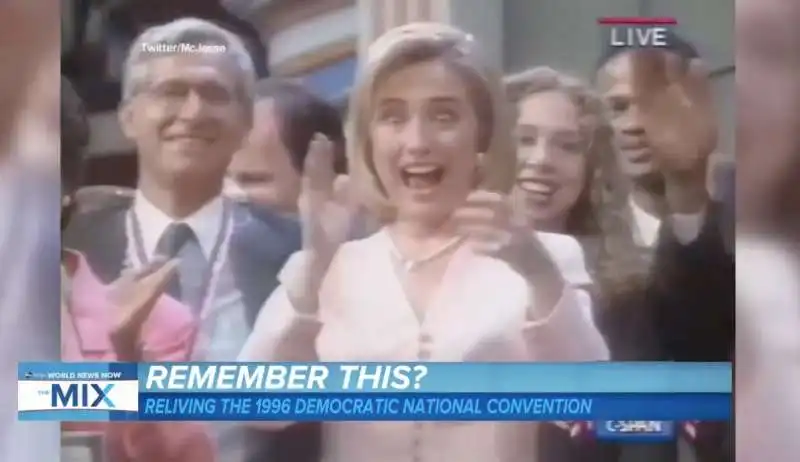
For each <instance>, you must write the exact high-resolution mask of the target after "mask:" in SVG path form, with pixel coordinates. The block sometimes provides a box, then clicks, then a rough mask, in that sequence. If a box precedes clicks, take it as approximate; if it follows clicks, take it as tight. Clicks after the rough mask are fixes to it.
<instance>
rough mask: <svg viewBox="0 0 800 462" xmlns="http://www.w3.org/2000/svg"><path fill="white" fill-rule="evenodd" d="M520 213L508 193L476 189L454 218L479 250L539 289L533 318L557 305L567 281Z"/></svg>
mask: <svg viewBox="0 0 800 462" xmlns="http://www.w3.org/2000/svg"><path fill="white" fill-rule="evenodd" d="M520 215H521V213H519V211H518V210H517V209H516V208H515V207H513V206H512V204H511V201H510V199H509V198H508V197H507V196H505V195H503V194H499V193H496V192H491V191H475V192H473V193H472V194H470V195H469V197H467V200H466V203H465V204H464V206H463V207H461V208H460V209H459V210H457V211H456V212H455V213H454V214H453V219H454V221H455V223H456V226H457V227H458V230H459V232H460V233H461V234H462V235H464V236H468V238H469V239H470V243H471V245H472V246H473V249H474V250H475V251H476V252H479V253H482V254H485V255H488V256H492V257H495V258H498V259H500V260H503V261H505V262H506V263H508V265H509V266H510V267H511V268H513V269H514V270H515V271H517V272H518V273H520V274H521V275H522V276H523V277H525V279H526V280H527V281H528V282H529V284H530V285H531V286H532V287H533V288H534V289H535V290H534V293H535V294H536V301H535V303H534V306H533V307H532V308H533V309H535V310H536V311H537V312H536V313H530V314H529V317H531V318H532V319H533V318H538V317H540V316H541V315H542V313H541V312H542V311H549V310H550V309H551V308H552V307H553V306H555V304H556V303H557V301H558V300H559V299H560V298H561V294H562V292H563V290H564V280H563V278H562V276H561V272H560V271H559V269H558V267H557V266H556V264H555V262H554V261H553V259H552V257H551V256H550V254H549V253H548V251H547V249H545V247H544V245H543V244H542V243H541V241H539V239H538V238H537V237H536V233H535V232H533V230H532V229H530V228H529V227H526V226H525V225H524V220H523V219H522V218H521V216H520Z"/></svg>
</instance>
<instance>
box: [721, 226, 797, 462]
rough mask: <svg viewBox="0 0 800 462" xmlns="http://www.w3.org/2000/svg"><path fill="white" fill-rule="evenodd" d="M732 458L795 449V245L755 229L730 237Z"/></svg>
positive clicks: (788, 453)
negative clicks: (733, 343)
mask: <svg viewBox="0 0 800 462" xmlns="http://www.w3.org/2000/svg"><path fill="white" fill-rule="evenodd" d="M736 263H737V265H736V298H737V304H736V317H737V319H736V325H737V336H736V395H735V397H736V401H735V403H736V416H737V419H736V458H737V460H739V461H740V462H761V461H789V460H796V459H797V455H798V454H800V439H799V438H798V437H797V435H798V433H800V420H798V419H800V387H798V384H800V252H798V249H797V248H796V244H795V245H789V244H786V243H781V242H778V241H776V240H771V239H767V238H763V237H759V236H752V235H749V236H741V235H740V236H739V238H738V239H737V242H736Z"/></svg>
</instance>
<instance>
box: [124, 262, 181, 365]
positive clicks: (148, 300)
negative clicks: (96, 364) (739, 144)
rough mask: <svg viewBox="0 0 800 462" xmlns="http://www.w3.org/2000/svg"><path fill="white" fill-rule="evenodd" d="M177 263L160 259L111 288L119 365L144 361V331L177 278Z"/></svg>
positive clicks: (130, 272) (131, 272)
mask: <svg viewBox="0 0 800 462" xmlns="http://www.w3.org/2000/svg"><path fill="white" fill-rule="evenodd" d="M176 269H177V261H176V260H170V261H167V260H165V259H157V260H154V261H152V262H151V263H150V264H149V265H147V266H145V267H143V268H140V269H137V270H131V271H128V272H126V273H124V274H123V275H122V276H121V277H120V278H119V279H118V280H117V281H116V282H114V283H113V284H112V286H111V291H110V293H109V300H110V301H111V302H112V303H113V304H114V306H115V308H116V317H115V322H114V325H113V328H112V329H111V334H110V337H111V343H112V344H113V345H114V349H115V352H116V354H117V359H118V360H119V361H131V362H136V361H139V360H141V359H142V358H141V353H142V352H141V348H140V347H141V339H142V327H143V326H144V324H145V322H147V320H148V318H150V314H151V313H152V312H153V309H154V308H155V306H156V303H157V301H158V299H159V297H161V295H162V294H163V293H164V290H165V289H166V287H167V284H169V282H170V280H171V279H172V278H173V277H174V276H175V271H176Z"/></svg>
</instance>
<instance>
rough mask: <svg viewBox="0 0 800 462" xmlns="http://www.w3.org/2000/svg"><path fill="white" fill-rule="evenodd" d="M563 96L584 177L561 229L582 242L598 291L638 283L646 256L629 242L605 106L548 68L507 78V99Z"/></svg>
mask: <svg viewBox="0 0 800 462" xmlns="http://www.w3.org/2000/svg"><path fill="white" fill-rule="evenodd" d="M549 91H557V92H561V93H563V94H565V95H566V96H567V97H568V98H569V99H570V100H571V101H572V102H573V104H575V106H576V107H577V109H578V112H579V122H578V123H579V129H580V132H581V134H582V136H583V138H584V142H585V146H586V180H585V184H584V187H583V190H582V191H581V194H580V196H579V197H578V200H577V202H576V203H575V205H574V206H573V207H572V209H571V210H570V212H569V214H568V217H567V221H566V229H565V230H564V232H565V233H567V234H571V235H574V236H576V237H577V238H579V239H580V240H582V241H583V244H584V247H586V254H587V256H588V257H589V266H590V267H591V268H590V269H591V272H592V273H593V276H594V278H595V280H596V281H597V282H598V285H599V286H600V289H601V292H602V293H603V295H607V296H614V295H616V294H620V293H624V292H628V291H629V290H631V289H633V288H635V287H638V286H639V284H640V282H641V280H642V278H643V277H644V276H645V275H646V272H647V267H648V260H647V258H646V257H645V256H644V255H643V254H642V252H640V250H639V249H638V247H637V246H636V244H635V242H634V240H633V230H632V229H631V226H630V220H629V217H628V202H627V198H628V192H629V191H628V190H627V184H628V183H627V182H626V181H625V178H624V177H623V176H622V174H621V172H620V170H619V168H618V166H617V160H616V155H615V151H614V144H613V130H612V128H611V125H610V123H609V117H608V110H607V105H606V103H605V102H604V100H603V99H602V98H601V97H600V96H599V95H597V94H596V93H595V92H594V91H593V90H592V89H591V88H590V87H589V86H588V85H587V84H586V83H584V82H583V81H581V80H580V79H578V78H575V77H572V76H570V75H567V74H564V73H561V72H559V71H556V70H554V69H551V68H549V67H537V68H534V69H532V70H530V71H526V72H524V73H522V74H518V75H516V76H514V77H513V78H512V79H510V80H509V81H508V82H507V92H508V95H509V97H510V98H511V99H512V101H514V102H516V103H519V102H521V101H523V100H524V99H525V98H526V97H528V96H530V95H533V94H537V93H543V92H549Z"/></svg>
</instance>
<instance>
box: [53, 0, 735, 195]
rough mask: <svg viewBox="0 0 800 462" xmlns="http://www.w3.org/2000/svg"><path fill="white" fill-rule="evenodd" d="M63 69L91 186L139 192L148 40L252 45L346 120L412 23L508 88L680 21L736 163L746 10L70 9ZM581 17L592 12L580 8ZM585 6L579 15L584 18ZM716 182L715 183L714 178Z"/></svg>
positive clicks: (485, 6)
mask: <svg viewBox="0 0 800 462" xmlns="http://www.w3.org/2000/svg"><path fill="white" fill-rule="evenodd" d="M62 2H63V4H64V7H63V8H62V66H63V71H64V73H65V74H66V75H67V76H68V77H69V78H70V79H72V81H73V82H75V83H76V85H77V87H78V91H79V93H80V94H81V96H82V97H83V98H84V100H85V101H86V102H87V105H88V109H89V112H90V113H91V132H92V140H91V144H90V147H89V154H90V161H89V171H88V177H87V178H86V181H87V184H97V185H101V184H102V185H120V186H134V183H135V179H136V162H135V157H134V151H133V149H132V147H131V145H130V143H129V142H128V141H127V140H125V139H124V137H123V136H122V133H121V132H120V130H119V127H118V124H117V118H116V113H115V110H116V107H117V104H118V103H119V94H120V86H119V81H120V73H121V70H122V62H123V59H124V56H125V54H126V52H127V49H128V47H129V46H130V43H131V42H132V41H133V39H134V38H135V37H136V35H137V34H138V33H139V32H141V31H142V30H143V29H144V28H146V27H147V26H149V25H152V24H158V23H163V22H167V21H169V20H171V19H174V18H177V17H181V16H196V17H201V18H205V19H211V20H213V21H215V22H217V23H218V24H220V25H223V26H225V27H227V28H228V29H230V30H232V31H235V32H237V33H238V34H239V35H240V36H242V37H243V38H244V39H245V40H246V42H247V44H248V46H249V47H250V50H251V52H252V54H253V58H254V60H255V62H256V66H257V67H258V70H259V74H260V75H259V77H262V78H265V77H268V76H269V75H279V76H285V77H294V78H297V79H299V80H301V81H302V82H303V83H304V84H305V85H306V86H307V87H309V88H310V89H312V90H313V91H314V92H316V93H317V94H319V95H321V96H324V97H326V98H327V99H329V100H331V101H333V102H335V103H336V104H337V105H338V107H340V108H341V109H342V111H345V110H346V101H347V96H348V90H349V88H350V86H351V84H352V81H353V78H354V75H355V71H356V67H357V62H358V56H359V53H361V52H363V51H364V49H365V47H366V46H367V45H368V44H369V43H370V42H371V41H372V40H373V39H374V38H376V37H377V36H378V35H380V34H381V33H382V32H383V31H385V30H387V29H389V28H391V27H394V26H397V25H400V24H403V23H406V22H412V21H423V20H429V21H439V22H448V23H452V24H455V25H457V26H459V27H462V28H464V29H466V30H469V31H471V32H472V33H473V34H475V36H476V38H477V40H478V41H479V43H481V44H482V45H483V46H484V51H485V53H486V55H487V56H488V57H489V58H490V59H492V60H494V61H495V64H497V65H499V66H501V68H502V69H503V70H504V72H505V74H506V76H507V78H509V79H512V78H513V76H514V75H515V74H517V73H520V72H522V71H524V70H526V69H529V68H531V67H534V66H536V65H549V66H552V67H555V68H558V69H561V70H564V71H569V72H572V73H574V74H576V75H579V76H585V77H588V76H589V75H590V74H591V71H592V67H593V66H594V63H595V61H596V60H597V57H598V55H599V53H600V50H601V43H600V41H599V37H600V28H599V27H598V26H597V25H596V21H597V18H599V17H602V16H670V17H675V18H677V20H678V24H679V26H678V30H679V32H680V33H681V34H682V35H684V36H685V37H687V38H688V39H689V40H691V41H692V42H693V43H694V44H695V45H696V46H697V47H698V48H699V50H700V52H701V54H702V55H703V57H704V59H705V60H706V61H707V63H708V64H709V65H710V66H711V68H712V75H713V81H714V87H715V90H716V94H717V95H716V96H717V100H716V103H717V108H718V112H719V118H720V121H721V123H722V135H723V136H722V139H721V145H720V150H719V151H720V152H719V153H718V155H717V159H715V161H716V162H733V160H734V155H733V152H734V149H733V142H734V136H733V131H734V121H735V117H734V81H735V80H734V70H735V65H734V39H733V38H734V37H733V24H734V22H733V21H734V2H732V1H730V0H704V1H702V2H697V1H696V0H592V1H582V2H574V1H564V0H502V1H485V0H62ZM578 5H580V6H578ZM576 6H578V7H576ZM712 175H713V173H712Z"/></svg>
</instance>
